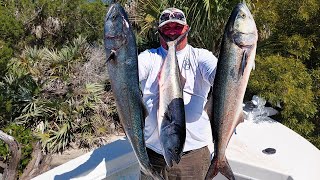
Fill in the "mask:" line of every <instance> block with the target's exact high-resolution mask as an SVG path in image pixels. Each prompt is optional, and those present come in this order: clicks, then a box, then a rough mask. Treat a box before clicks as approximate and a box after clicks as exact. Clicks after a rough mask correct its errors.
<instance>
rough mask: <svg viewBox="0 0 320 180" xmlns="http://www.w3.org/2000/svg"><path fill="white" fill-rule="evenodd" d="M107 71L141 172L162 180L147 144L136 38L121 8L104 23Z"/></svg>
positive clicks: (110, 12)
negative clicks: (151, 159)
mask: <svg viewBox="0 0 320 180" xmlns="http://www.w3.org/2000/svg"><path fill="white" fill-rule="evenodd" d="M104 43H105V44H104V45H105V51H106V56H107V69H108V74H109V78H110V81H111V87H112V91H113V94H114V97H115V100H116V106H117V111H118V114H119V117H120V121H121V124H122V126H123V128H124V131H125V133H126V136H127V137H128V139H129V141H130V143H131V146H132V148H133V151H134V153H135V155H136V157H137V159H138V161H139V164H140V167H141V169H142V171H144V172H145V173H146V174H147V175H149V176H152V177H153V178H154V179H163V178H162V177H161V176H160V175H159V174H158V173H157V172H156V171H155V170H154V168H153V167H152V165H151V163H150V161H149V158H148V154H147V151H146V145H145V141H144V134H143V129H144V120H145V117H146V115H147V114H146V113H145V112H146V111H145V107H144V105H143V101H142V97H141V93H140V90H139V75H138V57H137V47H136V41H135V36H134V34H133V32H132V30H131V25H130V23H129V20H128V17H127V14H126V12H125V10H124V9H123V7H122V6H121V5H119V4H112V5H110V7H109V10H108V12H107V15H106V18H105V22H104Z"/></svg>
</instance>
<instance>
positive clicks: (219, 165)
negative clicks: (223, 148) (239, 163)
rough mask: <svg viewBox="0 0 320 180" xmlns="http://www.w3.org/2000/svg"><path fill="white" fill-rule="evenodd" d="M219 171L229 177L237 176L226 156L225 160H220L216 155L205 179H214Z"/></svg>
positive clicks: (232, 179)
mask: <svg viewBox="0 0 320 180" xmlns="http://www.w3.org/2000/svg"><path fill="white" fill-rule="evenodd" d="M219 172H220V173H221V174H222V175H224V176H225V177H226V178H227V179H229V180H235V177H234V175H233V172H232V169H231V167H230V165H229V163H228V160H227V158H226V157H224V160H223V161H220V162H219V161H218V159H217V157H216V156H214V157H213V159H212V161H211V165H210V167H209V169H208V172H207V175H206V178H205V179H206V180H212V179H213V178H214V177H215V176H216V175H217V174H218V173H219Z"/></svg>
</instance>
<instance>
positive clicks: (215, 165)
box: [206, 3, 258, 180]
mask: <svg viewBox="0 0 320 180" xmlns="http://www.w3.org/2000/svg"><path fill="white" fill-rule="evenodd" d="M257 39H258V34H257V29H256V25H255V22H254V19H253V17H252V15H251V13H250V11H249V9H248V8H247V6H246V5H245V4H241V3H240V4H238V5H237V6H236V7H235V8H234V9H233V11H232V13H231V16H230V17H229V20H228V22H227V24H226V27H225V31H224V35H223V39H222V44H221V50H220V56H219V59H218V65H217V72H216V76H215V80H214V85H213V89H212V98H211V99H210V103H212V105H211V106H210V105H209V106H208V107H211V109H208V112H209V113H208V114H209V115H210V121H211V128H212V136H213V139H214V143H215V146H214V147H215V148H214V158H213V159H212V161H211V165H210V167H209V170H208V173H207V176H206V179H212V178H213V177H215V176H216V175H217V173H218V172H220V173H221V174H223V175H224V176H225V177H227V178H228V179H232V180H234V179H235V178H234V174H233V172H232V169H231V167H230V165H229V163H228V160H227V159H226V156H225V151H226V148H227V146H228V143H229V140H230V138H231V136H232V134H233V132H234V130H235V128H236V126H237V125H238V124H239V123H240V122H242V121H243V120H244V118H243V117H244V116H243V110H242V103H243V98H244V94H245V91H246V87H247V84H248V80H249V76H250V72H251V69H252V68H253V67H254V59H255V53H256V46H257Z"/></svg>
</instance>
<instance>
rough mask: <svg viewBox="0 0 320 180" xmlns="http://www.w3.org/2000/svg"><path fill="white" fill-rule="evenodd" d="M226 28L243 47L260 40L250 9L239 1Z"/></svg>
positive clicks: (235, 41)
mask: <svg viewBox="0 0 320 180" xmlns="http://www.w3.org/2000/svg"><path fill="white" fill-rule="evenodd" d="M226 28H227V29H228V32H229V33H228V34H229V35H230V36H231V39H232V40H233V42H234V43H235V44H237V45H238V46H239V47H241V48H242V47H248V46H252V45H254V44H256V42H257V40H258V31H257V27H256V23H255V21H254V19H253V16H252V14H251V12H250V10H249V9H248V7H247V6H246V5H245V4H243V3H239V4H238V5H237V6H236V7H235V8H234V9H233V11H232V13H231V16H230V18H229V21H228V23H227V25H226Z"/></svg>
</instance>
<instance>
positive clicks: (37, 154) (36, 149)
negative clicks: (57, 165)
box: [20, 142, 52, 180]
mask: <svg viewBox="0 0 320 180" xmlns="http://www.w3.org/2000/svg"><path fill="white" fill-rule="evenodd" d="M31 156H32V159H31V161H30V162H29V163H28V165H27V167H26V168H25V169H24V171H23V174H22V175H21V177H20V179H21V180H29V179H31V178H34V177H36V176H38V175H39V174H41V173H43V172H45V171H47V170H48V169H49V165H50V162H51V159H52V156H51V155H50V154H49V155H44V154H43V152H42V150H41V143H40V142H37V143H36V144H34V145H33V152H32V155H31Z"/></svg>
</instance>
